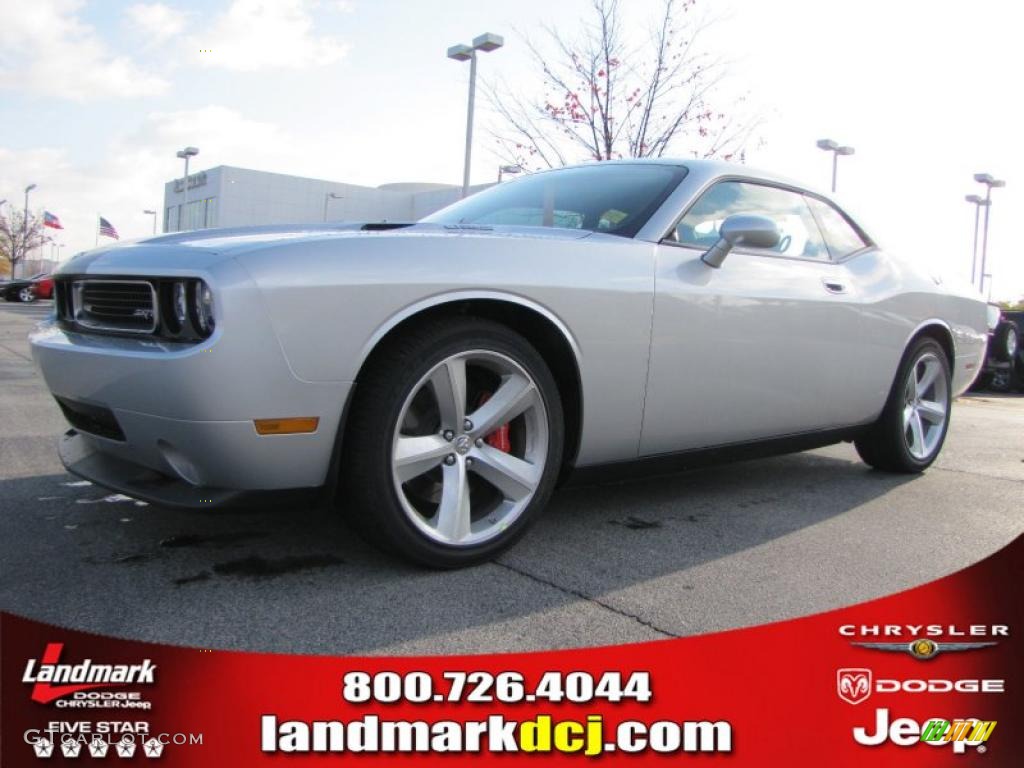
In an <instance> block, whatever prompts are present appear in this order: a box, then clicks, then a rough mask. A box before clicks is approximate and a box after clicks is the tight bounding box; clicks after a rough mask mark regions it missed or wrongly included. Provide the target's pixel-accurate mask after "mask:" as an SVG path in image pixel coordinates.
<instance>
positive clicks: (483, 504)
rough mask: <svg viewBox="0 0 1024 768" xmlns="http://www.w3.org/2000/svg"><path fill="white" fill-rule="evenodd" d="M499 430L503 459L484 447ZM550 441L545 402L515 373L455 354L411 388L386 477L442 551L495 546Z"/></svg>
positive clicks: (495, 359) (531, 488)
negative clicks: (505, 430)
mask: <svg viewBox="0 0 1024 768" xmlns="http://www.w3.org/2000/svg"><path fill="white" fill-rule="evenodd" d="M481 382H485V384H484V385H483V386H481ZM471 402H476V403H477V405H476V407H471V406H470V403H471ZM505 424H509V425H510V433H511V434H512V440H511V449H510V450H509V451H508V452H506V451H503V450H500V449H499V448H497V447H494V446H492V445H490V444H489V443H488V442H487V438H488V436H490V435H491V434H492V433H494V432H495V431H496V430H498V429H499V428H501V427H502V426H503V425H505ZM548 437H549V436H548V420H547V410H546V408H545V406H544V399H543V397H542V396H541V393H540V390H539V389H538V388H537V384H536V382H535V381H534V380H533V378H532V377H531V376H530V374H529V373H527V371H526V370H525V369H524V368H523V367H522V366H521V365H519V364H518V363H517V362H516V361H514V360H513V359H512V358H510V357H508V356H506V355H503V354H501V353H498V352H493V351H490V350H472V351H467V352H462V353H459V354H456V355H452V356H450V357H448V358H446V359H444V360H442V361H441V362H440V363H438V364H437V365H435V366H434V367H433V368H432V369H431V370H430V371H428V372H427V374H426V375H425V376H423V377H422V378H421V379H420V380H419V381H418V382H417V383H416V386H414V387H413V388H412V391H411V392H410V393H409V396H408V397H407V398H406V399H405V402H404V403H403V405H402V409H401V411H400V413H399V417H398V423H397V425H396V427H395V431H394V436H393V438H392V449H391V475H392V479H393V482H394V486H395V490H396V491H397V493H398V500H399V502H400V503H401V505H402V509H403V510H404V511H405V514H406V515H407V516H408V518H409V519H410V520H411V521H412V523H413V524H414V525H415V526H416V527H417V528H418V529H419V530H420V531H421V532H423V533H424V534H425V535H426V536H428V537H429V538H431V539H433V540H434V541H437V542H440V543H442V544H447V545H450V546H460V547H467V546H472V545H475V544H480V543H482V542H485V541H487V540H489V539H492V538H494V537H495V536H498V535H499V534H501V532H502V531H504V530H506V529H507V528H508V527H509V526H510V525H512V523H513V522H515V520H516V519H517V518H518V517H519V516H520V515H522V513H523V511H524V510H525V509H526V507H527V506H528V505H529V503H530V501H531V499H532V498H533V495H534V492H535V491H536V490H537V486H538V485H539V484H540V481H541V477H542V476H543V474H544V465H545V462H546V460H547V451H548Z"/></svg>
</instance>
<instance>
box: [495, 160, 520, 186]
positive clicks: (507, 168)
mask: <svg viewBox="0 0 1024 768" xmlns="http://www.w3.org/2000/svg"><path fill="white" fill-rule="evenodd" d="M522 172H523V166H521V165H499V166H498V183H499V184H501V176H502V174H505V173H510V174H511V173H522Z"/></svg>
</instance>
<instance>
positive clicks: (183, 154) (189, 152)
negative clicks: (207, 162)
mask: <svg viewBox="0 0 1024 768" xmlns="http://www.w3.org/2000/svg"><path fill="white" fill-rule="evenodd" d="M198 154H199V148H198V147H185V148H184V149H179V150H178V152H177V156H178V157H179V158H181V159H182V160H184V161H185V190H184V192H185V202H184V203H182V206H181V210H182V212H183V213H188V159H189V158H190V157H195V156H196V155H198ZM178 231H179V232H181V215H180V214H179V215H178Z"/></svg>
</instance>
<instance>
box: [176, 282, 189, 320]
mask: <svg viewBox="0 0 1024 768" xmlns="http://www.w3.org/2000/svg"><path fill="white" fill-rule="evenodd" d="M174 318H175V320H177V321H178V327H179V328H184V327H185V322H186V320H188V292H187V290H186V289H185V283H183V282H182V281H180V280H179V281H178V282H176V283H175V284H174Z"/></svg>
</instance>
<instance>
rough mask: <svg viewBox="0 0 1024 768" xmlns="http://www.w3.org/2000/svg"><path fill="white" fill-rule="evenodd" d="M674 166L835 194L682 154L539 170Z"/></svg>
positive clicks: (747, 168) (702, 176)
mask: <svg viewBox="0 0 1024 768" xmlns="http://www.w3.org/2000/svg"><path fill="white" fill-rule="evenodd" d="M598 164H600V165H671V166H676V167H685V168H686V169H687V171H689V173H690V174H692V175H694V176H697V177H700V179H702V180H703V179H707V180H710V179H715V178H718V177H721V176H749V177H751V178H754V179H760V180H763V181H768V182H773V183H776V184H782V185H784V186H787V187H796V188H797V189H804V190H807V191H808V192H812V193H814V194H816V195H820V196H821V197H824V198H827V199H832V196H831V195H830V194H828V193H827V192H825V191H823V190H820V189H817V188H815V187H814V186H813V185H810V184H805V183H804V182H801V181H797V180H796V179H793V178H790V177H788V176H785V175H783V174H780V173H776V172H774V171H767V170H765V169H763V168H755V167H753V166H750V165H746V164H744V163H731V162H727V161H725V160H716V159H714V158H696V157H691V158H682V157H630V158H623V159H621V160H602V161H600V163H598V162H597V161H590V162H586V163H575V164H573V165H566V166H562V167H560V168H550V169H545V170H543V171H537V173H549V172H551V171H559V170H563V169H565V168H585V167H588V166H593V165H598Z"/></svg>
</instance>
